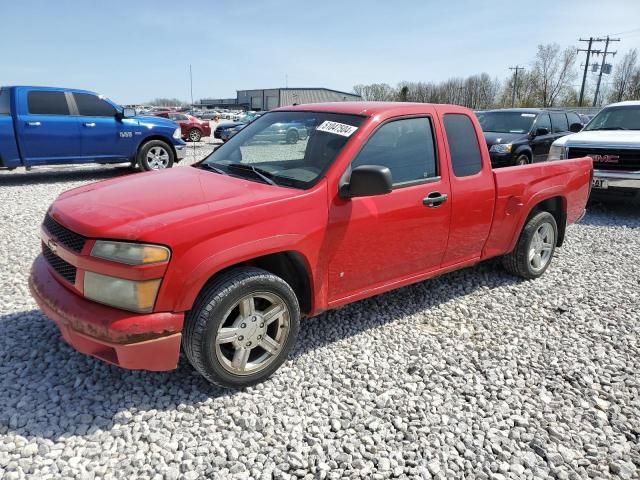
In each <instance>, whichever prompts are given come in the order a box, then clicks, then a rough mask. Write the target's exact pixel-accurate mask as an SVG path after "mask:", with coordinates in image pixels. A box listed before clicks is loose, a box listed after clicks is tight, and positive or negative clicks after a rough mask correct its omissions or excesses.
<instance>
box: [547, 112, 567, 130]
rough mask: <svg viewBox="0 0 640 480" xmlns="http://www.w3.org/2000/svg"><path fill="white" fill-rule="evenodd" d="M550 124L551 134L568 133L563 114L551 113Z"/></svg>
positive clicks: (565, 118)
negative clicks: (551, 127) (551, 126)
mask: <svg viewBox="0 0 640 480" xmlns="http://www.w3.org/2000/svg"><path fill="white" fill-rule="evenodd" d="M551 124H552V125H553V133H561V132H568V131H569V123H568V122H567V116H566V115H565V114H564V112H558V113H552V114H551Z"/></svg>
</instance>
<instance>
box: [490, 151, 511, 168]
mask: <svg viewBox="0 0 640 480" xmlns="http://www.w3.org/2000/svg"><path fill="white" fill-rule="evenodd" d="M489 158H490V159H491V166H493V167H510V166H512V165H513V164H514V158H513V154H511V153H496V152H489Z"/></svg>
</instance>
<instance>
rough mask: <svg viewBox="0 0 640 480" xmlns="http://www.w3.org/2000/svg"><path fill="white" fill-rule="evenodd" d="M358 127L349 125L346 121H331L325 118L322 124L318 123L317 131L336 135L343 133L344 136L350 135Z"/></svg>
mask: <svg viewBox="0 0 640 480" xmlns="http://www.w3.org/2000/svg"><path fill="white" fill-rule="evenodd" d="M357 129H358V127H354V126H351V125H347V124H345V123H338V122H330V121H329V120H325V121H324V122H322V123H321V124H320V125H318V128H316V131H319V132H327V133H335V134H336V135H342V136H343V137H350V136H351V135H352V134H353V132H355V131H356V130H357Z"/></svg>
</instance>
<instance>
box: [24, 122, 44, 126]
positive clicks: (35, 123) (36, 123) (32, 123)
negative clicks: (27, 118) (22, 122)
mask: <svg viewBox="0 0 640 480" xmlns="http://www.w3.org/2000/svg"><path fill="white" fill-rule="evenodd" d="M27 125H29V126H30V127H39V126H40V125H42V124H41V123H40V122H27Z"/></svg>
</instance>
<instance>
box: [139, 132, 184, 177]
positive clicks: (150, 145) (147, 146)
mask: <svg viewBox="0 0 640 480" xmlns="http://www.w3.org/2000/svg"><path fill="white" fill-rule="evenodd" d="M154 148H155V149H158V150H157V151H158V152H160V151H163V152H165V153H166V155H167V160H166V163H163V165H164V166H162V167H158V166H156V165H155V164H154V163H153V162H152V161H150V159H149V158H148V155H149V153H150V152H151V151H152V149H154ZM136 160H137V161H136V163H137V164H138V166H139V167H140V169H141V170H144V171H149V170H163V169H165V168H171V167H172V166H173V162H174V161H175V155H174V153H173V149H172V148H171V147H170V146H169V144H167V143H166V142H163V141H162V140H150V141H148V142H146V143H143V144H142V146H141V147H140V150H139V151H138V156H137V159H136Z"/></svg>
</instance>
